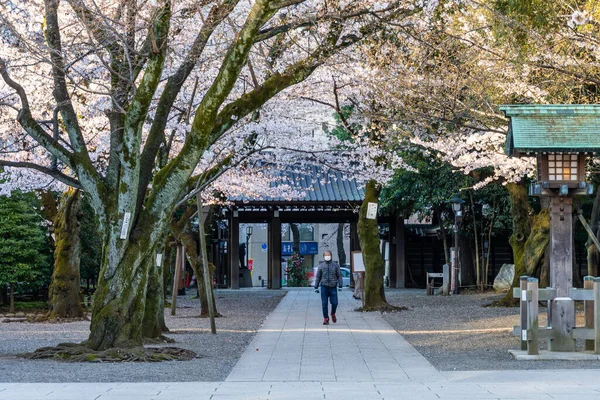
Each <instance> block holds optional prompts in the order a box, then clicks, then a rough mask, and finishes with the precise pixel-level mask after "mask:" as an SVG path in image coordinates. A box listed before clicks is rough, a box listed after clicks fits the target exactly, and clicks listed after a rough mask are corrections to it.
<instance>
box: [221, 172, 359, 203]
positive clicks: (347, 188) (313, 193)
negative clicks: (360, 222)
mask: <svg viewBox="0 0 600 400" xmlns="http://www.w3.org/2000/svg"><path fill="white" fill-rule="evenodd" d="M274 175H275V176H277V179H276V181H275V182H271V184H270V185H271V187H276V186H277V185H285V184H287V185H290V186H291V187H292V188H294V189H295V190H297V191H300V192H303V193H304V196H302V197H294V198H291V199H286V198H283V197H271V196H264V197H258V198H256V197H246V196H235V197H230V198H229V199H228V200H229V201H232V202H234V203H236V204H240V203H243V204H255V205H257V204H264V205H282V204H285V205H290V204H298V205H347V204H349V203H361V202H362V200H363V198H364V196H365V190H364V186H360V185H359V184H357V182H356V180H355V179H354V178H351V177H348V176H346V175H345V174H344V173H342V172H341V171H334V170H328V171H324V170H323V169H321V168H319V167H316V166H313V167H308V168H306V167H303V170H302V171H296V170H293V169H285V170H278V171H276V173H275V174H274Z"/></svg>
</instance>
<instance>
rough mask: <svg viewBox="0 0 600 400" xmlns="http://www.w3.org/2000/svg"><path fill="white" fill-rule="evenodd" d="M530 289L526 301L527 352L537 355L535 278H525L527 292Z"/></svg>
mask: <svg viewBox="0 0 600 400" xmlns="http://www.w3.org/2000/svg"><path fill="white" fill-rule="evenodd" d="M529 291H531V301H528V302H527V306H528V309H527V331H526V332H527V354H528V355H530V356H531V355H538V354H539V352H538V348H539V339H538V329H539V322H538V301H539V292H538V280H537V279H536V278H528V279H527V292H529Z"/></svg>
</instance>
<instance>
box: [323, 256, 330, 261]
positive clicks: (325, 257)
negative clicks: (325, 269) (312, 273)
mask: <svg viewBox="0 0 600 400" xmlns="http://www.w3.org/2000/svg"><path fill="white" fill-rule="evenodd" d="M323 258H324V259H325V261H331V256H324V257H323Z"/></svg>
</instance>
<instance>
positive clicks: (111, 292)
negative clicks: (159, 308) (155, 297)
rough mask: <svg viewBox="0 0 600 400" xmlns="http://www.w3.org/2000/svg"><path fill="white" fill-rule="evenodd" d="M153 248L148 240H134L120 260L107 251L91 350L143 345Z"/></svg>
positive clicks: (95, 307) (96, 301) (94, 309)
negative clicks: (149, 259)
mask: <svg viewBox="0 0 600 400" xmlns="http://www.w3.org/2000/svg"><path fill="white" fill-rule="evenodd" d="M113 242H116V240H113ZM153 248H154V246H153V245H152V244H151V243H149V242H148V240H137V241H130V242H129V244H128V246H127V247H126V248H125V250H124V251H123V252H122V256H121V257H119V258H118V259H114V260H111V258H112V257H111V256H112V255H114V254H115V253H116V254H118V253H120V252H118V251H116V250H113V252H110V251H109V252H105V255H104V258H105V260H104V262H103V266H102V269H101V271H100V277H99V279H98V287H97V289H96V293H95V295H94V304H93V307H92V323H91V326H90V331H91V332H90V336H89V338H88V340H87V341H86V342H85V345H86V346H87V347H90V348H91V349H94V350H106V349H109V348H112V347H123V348H125V347H135V346H141V345H142V338H143V333H142V331H143V320H144V314H145V306H146V291H147V287H148V277H149V272H150V271H149V266H150V262H148V256H149V254H150V253H152V251H151V250H152V249H153Z"/></svg>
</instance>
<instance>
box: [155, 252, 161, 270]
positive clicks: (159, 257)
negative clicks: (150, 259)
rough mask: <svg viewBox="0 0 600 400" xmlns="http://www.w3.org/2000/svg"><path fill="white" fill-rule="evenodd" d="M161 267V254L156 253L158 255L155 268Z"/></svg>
mask: <svg viewBox="0 0 600 400" xmlns="http://www.w3.org/2000/svg"><path fill="white" fill-rule="evenodd" d="M161 265H162V254H161V253H158V254H157V255H156V266H157V267H160V266H161Z"/></svg>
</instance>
